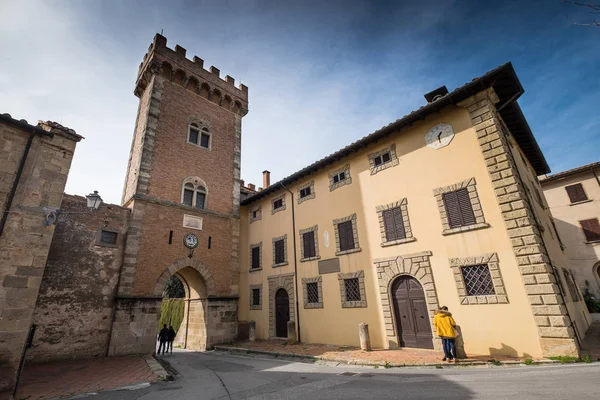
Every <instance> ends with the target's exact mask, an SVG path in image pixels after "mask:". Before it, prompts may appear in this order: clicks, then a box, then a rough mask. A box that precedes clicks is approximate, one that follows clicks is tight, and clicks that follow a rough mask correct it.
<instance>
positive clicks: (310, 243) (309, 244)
mask: <svg viewBox="0 0 600 400" xmlns="http://www.w3.org/2000/svg"><path fill="white" fill-rule="evenodd" d="M302 243H303V245H304V254H303V256H302V258H310V257H315V256H316V251H315V250H316V249H315V232H314V231H311V232H306V233H305V234H303V235H302Z"/></svg>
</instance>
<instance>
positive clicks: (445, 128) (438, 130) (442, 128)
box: [425, 124, 454, 150]
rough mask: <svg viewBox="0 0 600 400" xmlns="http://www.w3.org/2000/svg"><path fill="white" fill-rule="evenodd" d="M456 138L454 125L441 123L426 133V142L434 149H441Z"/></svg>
mask: <svg viewBox="0 0 600 400" xmlns="http://www.w3.org/2000/svg"><path fill="white" fill-rule="evenodd" d="M453 138H454V130H453V129H452V125H448V124H439V125H436V126H434V127H433V128H431V129H430V130H429V132H427V135H425V143H426V144H427V146H429V147H431V148H432V149H436V150H437V149H441V148H442V147H446V146H448V145H449V144H450V142H451V141H452V139H453Z"/></svg>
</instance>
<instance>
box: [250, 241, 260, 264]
mask: <svg viewBox="0 0 600 400" xmlns="http://www.w3.org/2000/svg"><path fill="white" fill-rule="evenodd" d="M251 268H252V269H255V268H260V246H256V247H253V248H252V266H251Z"/></svg>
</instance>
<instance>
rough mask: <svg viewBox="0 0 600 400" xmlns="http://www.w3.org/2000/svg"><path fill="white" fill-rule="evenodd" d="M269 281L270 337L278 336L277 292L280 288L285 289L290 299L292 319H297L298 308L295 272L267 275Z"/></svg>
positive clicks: (290, 318)
mask: <svg viewBox="0 0 600 400" xmlns="http://www.w3.org/2000/svg"><path fill="white" fill-rule="evenodd" d="M267 279H268V281H269V338H273V337H276V334H275V312H276V310H275V294H276V293H277V291H278V290H279V289H285V291H286V292H287V295H288V300H289V309H290V317H289V320H290V321H295V320H296V312H295V311H296V308H295V307H294V302H295V299H294V274H282V275H273V276H269V277H267Z"/></svg>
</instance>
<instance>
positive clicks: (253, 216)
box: [249, 204, 262, 223]
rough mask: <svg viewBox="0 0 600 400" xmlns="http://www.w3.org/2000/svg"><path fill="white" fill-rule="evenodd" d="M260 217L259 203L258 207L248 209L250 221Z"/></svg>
mask: <svg viewBox="0 0 600 400" xmlns="http://www.w3.org/2000/svg"><path fill="white" fill-rule="evenodd" d="M261 219H262V204H261V205H259V206H258V207H254V208H252V209H250V213H249V221H250V223H253V222H255V221H259V220H261Z"/></svg>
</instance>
